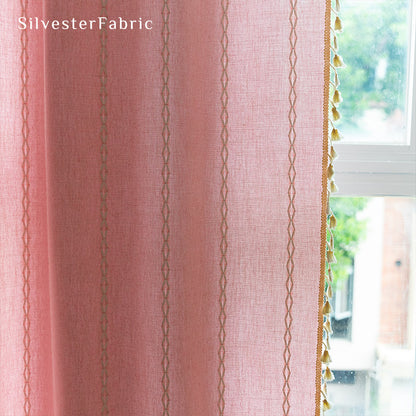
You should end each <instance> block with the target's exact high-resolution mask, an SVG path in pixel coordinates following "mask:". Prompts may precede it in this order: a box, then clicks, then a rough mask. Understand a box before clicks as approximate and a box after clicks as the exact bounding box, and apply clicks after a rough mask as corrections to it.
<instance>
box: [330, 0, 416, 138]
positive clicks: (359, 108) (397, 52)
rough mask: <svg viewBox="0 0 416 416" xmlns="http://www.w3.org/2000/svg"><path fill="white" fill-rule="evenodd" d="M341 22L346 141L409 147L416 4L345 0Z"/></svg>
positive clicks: (399, 0)
mask: <svg viewBox="0 0 416 416" xmlns="http://www.w3.org/2000/svg"><path fill="white" fill-rule="evenodd" d="M341 18H342V22H343V26H344V28H345V31H344V33H342V34H341V35H340V36H339V42H338V43H339V48H340V54H341V55H342V56H343V58H344V61H345V63H346V65H347V66H346V68H344V69H342V70H341V71H339V76H340V82H341V86H340V90H341V92H342V95H343V97H344V102H343V103H342V104H341V107H340V110H341V113H342V116H343V119H342V121H341V124H340V130H341V131H342V133H343V136H344V140H343V142H344V143H360V144H396V145H397V144H408V134H407V129H406V125H407V124H408V123H407V118H408V114H407V103H408V96H407V91H408V88H407V85H408V82H407V80H408V67H409V65H408V60H409V59H408V56H409V50H410V45H409V43H410V42H409V41H410V26H411V13H410V0H344V1H343V3H342V10H341Z"/></svg>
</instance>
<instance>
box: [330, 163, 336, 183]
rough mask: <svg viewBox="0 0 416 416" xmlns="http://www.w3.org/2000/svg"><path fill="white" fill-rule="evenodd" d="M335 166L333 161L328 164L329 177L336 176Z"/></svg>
mask: <svg viewBox="0 0 416 416" xmlns="http://www.w3.org/2000/svg"><path fill="white" fill-rule="evenodd" d="M334 173H335V172H334V167H333V166H332V163H331V164H330V165H329V166H328V178H329V179H332V177H333V176H334Z"/></svg>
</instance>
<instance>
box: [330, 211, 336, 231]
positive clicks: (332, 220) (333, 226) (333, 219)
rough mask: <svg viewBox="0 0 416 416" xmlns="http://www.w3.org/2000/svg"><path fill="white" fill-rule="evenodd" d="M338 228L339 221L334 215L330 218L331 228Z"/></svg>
mask: <svg viewBox="0 0 416 416" xmlns="http://www.w3.org/2000/svg"><path fill="white" fill-rule="evenodd" d="M336 226H337V219H336V217H335V215H334V214H332V215H331V216H330V217H329V228H332V229H333V228H335V227H336Z"/></svg>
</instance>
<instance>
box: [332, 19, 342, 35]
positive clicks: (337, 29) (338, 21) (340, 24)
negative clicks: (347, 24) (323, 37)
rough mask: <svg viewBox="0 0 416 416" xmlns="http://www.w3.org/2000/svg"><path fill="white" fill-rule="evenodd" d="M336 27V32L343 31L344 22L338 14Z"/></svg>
mask: <svg viewBox="0 0 416 416" xmlns="http://www.w3.org/2000/svg"><path fill="white" fill-rule="evenodd" d="M334 29H335V31H336V32H342V23H341V19H340V18H339V17H338V16H337V17H336V18H335V23H334Z"/></svg>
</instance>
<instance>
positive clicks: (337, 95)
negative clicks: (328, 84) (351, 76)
mask: <svg viewBox="0 0 416 416" xmlns="http://www.w3.org/2000/svg"><path fill="white" fill-rule="evenodd" d="M332 101H333V102H334V103H335V104H339V103H342V96H341V93H340V92H339V91H338V90H335V92H334V95H333V96H332Z"/></svg>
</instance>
